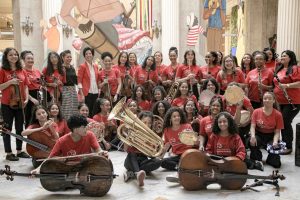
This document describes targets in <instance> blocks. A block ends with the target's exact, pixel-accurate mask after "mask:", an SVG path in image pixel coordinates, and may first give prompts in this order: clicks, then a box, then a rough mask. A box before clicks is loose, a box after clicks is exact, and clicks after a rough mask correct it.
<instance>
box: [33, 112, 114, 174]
mask: <svg viewBox="0 0 300 200" xmlns="http://www.w3.org/2000/svg"><path fill="white" fill-rule="evenodd" d="M87 125H88V122H87V119H86V117H84V116H82V115H79V114H74V115H72V116H71V117H70V118H69V119H68V127H70V129H71V132H70V133H68V134H67V135H64V136H63V137H61V138H59V139H58V140H57V142H56V144H55V145H54V147H53V149H52V151H51V153H50V155H49V158H52V157H59V156H75V155H81V154H89V153H92V152H94V153H99V154H100V155H104V156H105V157H108V154H107V152H105V151H102V150H101V148H100V146H99V144H98V141H97V138H96V136H95V135H94V134H93V133H92V132H90V131H87ZM77 161H78V159H76V162H77ZM73 162H74V161H73ZM42 165H43V163H42V164H41V165H40V167H41V166H42ZM40 167H38V168H36V169H35V170H32V171H31V174H39V173H40Z"/></svg>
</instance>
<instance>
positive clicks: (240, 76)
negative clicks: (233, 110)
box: [216, 70, 245, 91]
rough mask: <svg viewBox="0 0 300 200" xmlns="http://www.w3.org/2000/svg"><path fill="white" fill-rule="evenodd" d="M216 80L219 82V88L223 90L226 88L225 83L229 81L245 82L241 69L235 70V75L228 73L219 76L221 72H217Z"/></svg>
mask: <svg viewBox="0 0 300 200" xmlns="http://www.w3.org/2000/svg"><path fill="white" fill-rule="evenodd" d="M216 80H217V82H218V83H219V84H220V89H221V90H223V91H225V90H226V88H227V85H228V84H229V83H231V82H236V83H245V78H244V74H243V72H242V71H241V70H236V71H235V75H233V74H228V75H226V76H225V77H224V78H223V77H222V76H221V72H219V73H218V75H217V79H216Z"/></svg>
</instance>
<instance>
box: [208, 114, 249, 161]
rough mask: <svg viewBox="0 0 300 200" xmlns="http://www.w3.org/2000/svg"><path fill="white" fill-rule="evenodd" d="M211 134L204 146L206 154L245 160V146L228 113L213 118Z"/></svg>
mask: <svg viewBox="0 0 300 200" xmlns="http://www.w3.org/2000/svg"><path fill="white" fill-rule="evenodd" d="M212 132H213V133H212V134H211V136H210V137H209V138H208V142H207V145H206V152H207V153H209V154H213V155H217V156H223V157H228V156H235V157H237V158H239V159H240V160H245V157H246V149H245V146H244V144H243V141H242V139H241V138H240V136H239V134H238V127H237V125H236V123H235V122H234V119H233V118H232V116H231V115H230V114H229V113H227V112H221V113H219V114H218V115H217V116H216V117H215V120H214V124H213V128H212Z"/></svg>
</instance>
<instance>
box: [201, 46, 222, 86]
mask: <svg viewBox="0 0 300 200" xmlns="http://www.w3.org/2000/svg"><path fill="white" fill-rule="evenodd" d="M205 61H206V64H207V66H201V67H200V71H201V73H202V80H201V82H203V81H205V79H208V78H217V74H218V72H219V71H220V69H221V67H220V66H219V65H217V63H218V54H217V52H215V51H210V52H208V53H207V54H206V55H205Z"/></svg>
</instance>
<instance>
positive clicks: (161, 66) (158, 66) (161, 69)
mask: <svg viewBox="0 0 300 200" xmlns="http://www.w3.org/2000/svg"><path fill="white" fill-rule="evenodd" d="M165 68H166V65H164V64H161V65H156V71H157V74H158V76H161V75H162V73H163V71H164V70H165Z"/></svg>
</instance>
